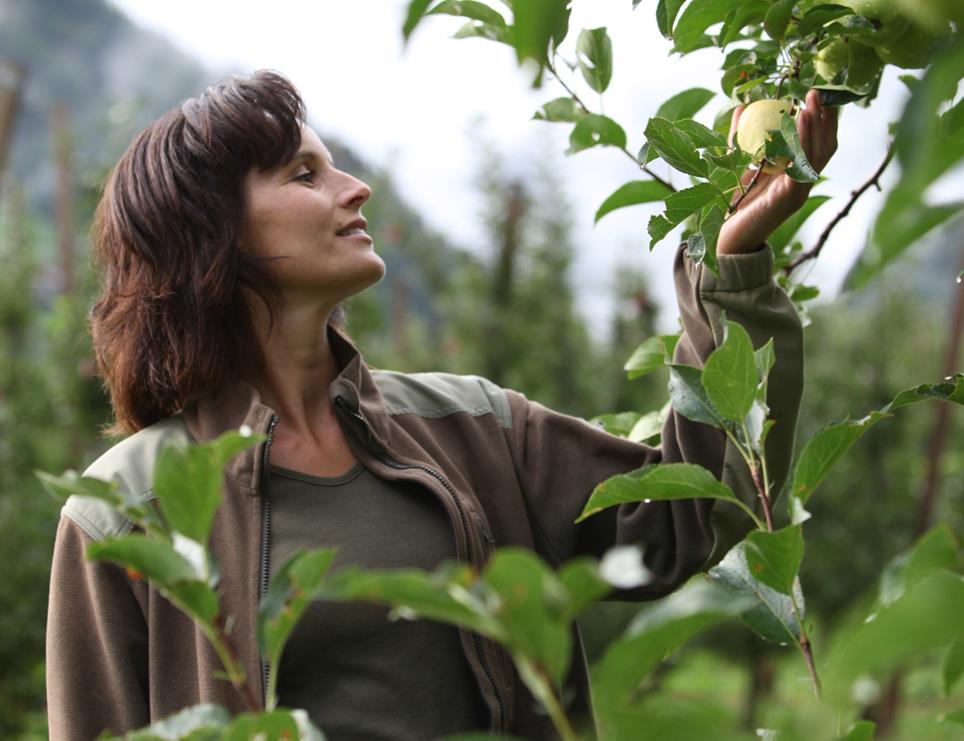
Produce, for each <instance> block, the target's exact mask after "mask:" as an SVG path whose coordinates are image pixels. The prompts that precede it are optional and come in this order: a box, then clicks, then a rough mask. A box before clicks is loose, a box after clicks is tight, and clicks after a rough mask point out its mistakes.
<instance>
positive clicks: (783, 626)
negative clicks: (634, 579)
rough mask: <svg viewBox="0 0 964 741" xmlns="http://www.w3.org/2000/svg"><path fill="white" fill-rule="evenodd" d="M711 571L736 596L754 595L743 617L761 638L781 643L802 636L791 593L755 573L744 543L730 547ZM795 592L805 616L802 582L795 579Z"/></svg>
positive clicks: (711, 576) (715, 580)
mask: <svg viewBox="0 0 964 741" xmlns="http://www.w3.org/2000/svg"><path fill="white" fill-rule="evenodd" d="M708 573H709V577H710V580H711V581H713V582H714V583H716V584H719V585H720V586H721V587H723V588H725V589H727V590H728V591H729V592H730V593H731V594H732V595H733V597H735V598H746V597H750V598H751V599H752V601H753V606H752V607H750V608H747V609H745V610H744V611H743V612H742V613H741V617H742V618H743V622H745V623H746V624H747V626H748V627H749V628H750V629H751V630H753V632H755V633H756V634H757V635H759V636H760V637H761V638H765V639H766V640H768V641H772V642H773V643H780V644H787V643H792V642H795V641H799V640H800V623H799V622H798V621H797V617H796V614H795V613H794V611H793V603H792V602H791V600H790V597H788V596H787V595H785V594H781V593H780V592H778V591H776V590H775V589H771V588H770V587H768V586H767V585H766V584H763V583H761V582H760V581H758V580H757V579H755V578H754V577H753V575H752V574H751V573H750V570H749V567H748V565H747V558H746V553H745V551H744V545H743V543H739V544H738V545H736V546H735V547H734V548H733V549H731V550H730V552H729V553H727V554H726V556H725V557H724V558H723V560H722V561H720V563H718V564H717V565H716V566H714V567H713V568H712V569H710V570H709V572H708ZM793 592H794V596H795V598H796V601H797V605H798V606H799V607H800V612H801V618H803V617H804V614H803V613H804V602H803V593H802V592H801V591H800V586H799V582H795V583H794V586H793Z"/></svg>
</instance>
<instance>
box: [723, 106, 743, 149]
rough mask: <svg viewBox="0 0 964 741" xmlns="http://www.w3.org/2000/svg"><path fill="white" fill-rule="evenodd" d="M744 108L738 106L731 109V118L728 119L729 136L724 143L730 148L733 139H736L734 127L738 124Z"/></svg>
mask: <svg viewBox="0 0 964 741" xmlns="http://www.w3.org/2000/svg"><path fill="white" fill-rule="evenodd" d="M744 108H746V106H745V105H738V106H737V107H736V108H734V109H733V116H732V117H731V118H730V135H729V136H728V137H727V139H726V143H727V144H729V145H730V146H731V147H732V146H733V139H734V138H735V137H736V127H737V126H738V125H739V124H740V114H742V113H743V109H744Z"/></svg>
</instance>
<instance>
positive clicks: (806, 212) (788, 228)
mask: <svg viewBox="0 0 964 741" xmlns="http://www.w3.org/2000/svg"><path fill="white" fill-rule="evenodd" d="M829 200H830V196H810V197H809V198H808V199H807V200H806V202H805V203H804V204H803V206H801V207H800V210H799V211H797V212H796V213H794V214H793V215H792V216H790V218H788V219H787V220H786V221H784V222H783V223H782V224H780V226H778V227H777V228H776V231H774V232H773V234H771V235H770V236H769V237H768V238H767V242H769V243H770V246H771V247H772V248H773V251H774V252H779V251H781V250H782V249H783V248H784V247H786V246H787V245H788V244H790V240H791V239H793V237H794V236H795V235H796V233H797V232H798V231H799V230H800V227H801V226H803V224H804V222H806V220H807V219H809V218H810V215H811V214H812V213H813V212H814V211H816V210H817V209H818V208H820V206H822V205H823V204H824V203H826V202H827V201H829Z"/></svg>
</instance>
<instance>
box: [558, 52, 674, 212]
mask: <svg viewBox="0 0 964 741" xmlns="http://www.w3.org/2000/svg"><path fill="white" fill-rule="evenodd" d="M546 68H547V69H548V70H549V71H550V72H551V73H552V76H553V77H555V78H556V81H557V82H558V83H559V84H560V85H562V87H563V88H564V89H565V91H566V92H567V93H569V97H571V98H572V99H573V100H574V101H576V104H577V105H578V106H579V107H580V108H582V109H583V110H584V111H586V112H587V113H590V112H591V111H590V110H589V107H588V106H587V105H586V104H585V103H583V102H582V99H581V98H580V97H579V96H578V95H576V93H575V91H574V90H573V89H572V88H571V87H569V86H568V85H567V84H566V81H565V80H563V79H562V78H561V77H560V76H559V73H558V72H556V68H555V67H554V66H553V64H552V62H548V63H546ZM619 150H620V151H621V152H622V153H623V154H625V155H626V156H627V157H629V159H631V160H632V161H633V163H634V164H635V165H636V166H637V167H639V168H640V169H641V170H642V171H643V172H645V173H646V174H647V175H649V176H650V177H651V178H652V179H653V180H655V181H656V182H657V183H659V184H660V185H662V186H663V187H664V188H666V189H667V190H669V191H670V192H671V193H675V192H676V188H674V187H673V186H672V185H671V184H670V183H669V181H667V180H664V179H663V178H661V177H660V176H659V175H657V174H656V173H655V172H653V171H652V170H650V169H649V167H647V166H646V165H645V164H643V163H642V162H640V161H639V160H638V159H636V157H635V156H634V155H633V153H632V152H630V151H629V150H628V149H626V147H620V148H619Z"/></svg>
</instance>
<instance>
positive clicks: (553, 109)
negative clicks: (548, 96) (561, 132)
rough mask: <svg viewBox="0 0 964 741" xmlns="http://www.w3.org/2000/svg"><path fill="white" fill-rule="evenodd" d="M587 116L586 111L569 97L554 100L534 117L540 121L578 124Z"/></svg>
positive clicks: (546, 104) (544, 105) (545, 104)
mask: <svg viewBox="0 0 964 741" xmlns="http://www.w3.org/2000/svg"><path fill="white" fill-rule="evenodd" d="M585 115H586V110H585V109H584V108H583V107H582V106H580V105H579V104H578V103H576V101H575V100H573V99H572V98H570V97H568V96H563V97H561V98H554V99H553V100H550V101H549V102H548V103H544V104H543V105H542V108H541V109H540V110H538V111H536V112H535V115H533V116H532V117H533V118H534V119H537V120H540V121H571V122H573V123H576V122H577V121H579V119H580V118H582V117H583V116H585Z"/></svg>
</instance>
